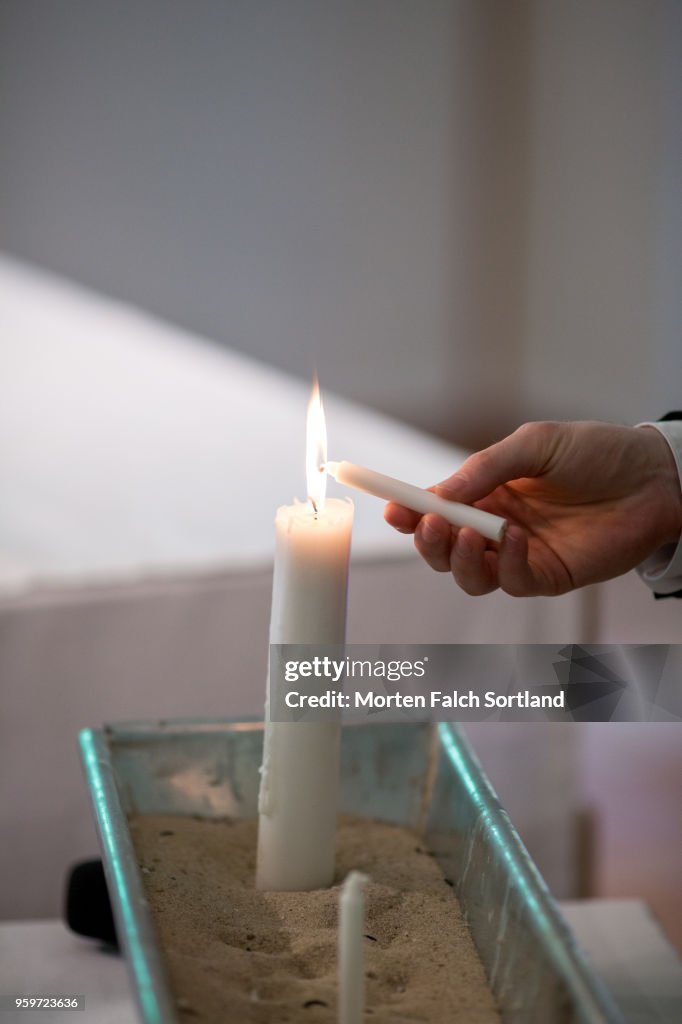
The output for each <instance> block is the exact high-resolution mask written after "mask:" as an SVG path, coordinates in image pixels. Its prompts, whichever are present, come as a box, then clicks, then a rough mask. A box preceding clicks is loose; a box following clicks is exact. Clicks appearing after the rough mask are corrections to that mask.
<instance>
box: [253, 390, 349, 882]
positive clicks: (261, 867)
mask: <svg viewBox="0 0 682 1024" xmlns="http://www.w3.org/2000/svg"><path fill="white" fill-rule="evenodd" d="M317 401H318V402H319V398H318V400H317ZM319 415H320V416H321V403H319ZM314 421H315V415H313V416H312V417H311V416H310V414H309V430H308V434H309V437H308V442H309V455H308V462H309V470H310V472H309V484H308V492H309V494H310V495H311V498H310V499H309V501H308V503H305V504H303V503H297V504H294V505H289V506H283V507H282V508H280V509H278V510H277V517H276V519H275V526H276V535H277V539H276V550H275V571H274V578H273V587H272V612H271V619H270V643H272V644H293V643H299V644H306V643H310V644H343V643H344V640H345V631H346V597H347V588H348V562H349V557H350V542H351V528H352V525H353V505H352V502H350V501H340V500H338V499H336V500H330V501H324V474H323V473H321V472H320V470H319V466H320V464H321V462H322V461H323V451H322V449H323V447H324V439H322V441H319V438H318V437H317V430H316V426H315V422H314ZM318 428H319V424H318ZM316 452H317V454H316ZM311 474H312V475H311ZM339 739H340V726H339V725H337V724H335V723H331V722H329V723H327V722H325V723H317V722H272V721H271V720H270V679H269V678H268V692H267V699H266V705H265V741H264V743H265V745H264V752H263V766H262V768H261V786H260V796H259V804H258V811H259V823H258V853H257V868H256V885H257V887H258V888H259V889H265V890H291V891H302V890H306V889H318V888H324V887H327V886H329V885H331V883H332V881H333V878H334V859H335V848H336V815H337V809H336V805H337V787H338V773H339Z"/></svg>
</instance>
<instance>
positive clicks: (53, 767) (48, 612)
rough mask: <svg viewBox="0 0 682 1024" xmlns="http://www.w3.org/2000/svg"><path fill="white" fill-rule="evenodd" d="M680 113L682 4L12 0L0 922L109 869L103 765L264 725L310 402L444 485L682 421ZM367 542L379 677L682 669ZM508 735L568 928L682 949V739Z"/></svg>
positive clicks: (652, 623) (619, 592)
mask: <svg viewBox="0 0 682 1024" xmlns="http://www.w3.org/2000/svg"><path fill="white" fill-rule="evenodd" d="M681 101H682V5H680V3H679V2H678V0H656V2H649V0H597V2H595V0H573V2H572V3H570V4H567V3H564V2H560V0H527V2H509V0H422V2H420V3H415V2H412V0H404V2H403V0H371V2H366V0H364V2H361V0H343V2H342V0H327V2H325V3H316V2H313V0H286V2H279V0H257V2H252V0H229V2H219V0H193V2H191V3H190V2H188V0H143V2H139V0H135V2H132V0H122V2H117V3H115V4H114V3H110V2H106V0H67V2H65V3H60V4H48V3H39V2H34V0H2V2H0V246H1V247H2V249H3V250H4V253H5V255H4V256H3V257H2V261H1V262H0V293H1V295H2V300H1V302H0V318H1V323H0V327H1V334H0V360H1V362H0V427H1V428H2V430H1V433H0V459H1V460H2V461H1V462H0V470H1V473H0V478H1V479H2V485H1V486H2V491H3V492H4V493H3V497H2V499H1V502H0V687H1V692H2V722H1V723H0V728H1V729H2V748H1V749H2V753H1V754H0V759H1V760H2V771H0V785H1V786H3V787H4V790H3V800H2V814H3V817H4V824H5V827H6V828H7V829H8V830H9V832H8V834H10V835H11V836H12V843H5V844H3V845H4V850H3V852H2V856H3V858H5V862H4V865H3V875H2V877H3V883H2V891H1V892H0V915H2V916H4V917H18V918H20V917H46V916H51V915H53V914H54V913H56V912H57V909H58V905H59V899H60V889H59V887H60V881H61V878H62V877H63V873H64V870H65V868H66V865H67V864H68V863H69V862H70V861H71V860H73V859H76V858H77V857H78V856H79V855H80V856H84V855H87V854H88V853H94V851H95V840H94V836H93V833H92V827H91V825H90V817H89V811H88V807H87V800H86V797H85V794H84V791H83V785H82V782H81V780H80V778H79V770H78V762H77V756H76V752H75V736H76V732H77V729H78V728H80V727H82V726H86V725H97V724H99V722H101V721H102V720H103V719H105V718H135V717H150V716H154V715H160V716H170V715H177V714H188V715H200V714H242V713H246V712H249V713H256V712H258V710H259V709H260V707H261V705H262V690H263V683H262V680H263V677H264V671H265V637H266V634H267V618H268V605H269V585H270V576H269V572H270V563H271V558H272V554H271V548H272V536H271V532H272V528H271V523H272V516H273V512H274V508H275V507H276V505H277V504H280V503H282V502H283V501H289V500H290V498H291V495H292V493H293V492H294V491H295V490H296V488H297V487H298V489H299V491H300V488H301V483H300V476H301V474H300V473H299V464H300V468H301V470H302V433H301V431H302V422H303V418H304V406H305V394H306V392H307V390H308V387H309V380H310V377H311V374H312V371H313V369H317V371H318V373H319V374H320V378H321V381H322V386H323V391H324V392H325V394H329V395H330V400H329V404H328V413H329V415H330V435H331V436H332V437H333V438H335V439H336V442H335V444H336V445H338V447H335V449H334V450H335V453H336V454H335V457H337V458H338V457H341V458H343V457H349V458H355V459H356V460H357V461H361V462H366V463H367V464H372V465H376V467H377V468H378V469H383V470H385V471H387V472H393V473H395V474H396V475H398V476H403V477H409V478H410V479H414V480H415V482H417V483H422V484H428V483H431V482H433V481H434V480H435V479H438V478H441V477H442V476H445V475H448V474H449V473H450V472H452V470H453V469H454V468H455V465H456V464H457V462H458V461H461V459H462V458H463V457H464V455H465V453H466V450H468V449H471V448H476V447H479V446H483V445H485V444H488V443H490V442H491V441H493V440H495V439H496V438H499V437H500V436H502V435H503V434H505V433H506V432H508V431H510V430H512V429H513V428H514V427H515V426H517V425H518V424H519V423H520V422H523V421H524V420H527V419H533V418H558V419H569V418H600V419H608V420H616V421H621V422H628V423H635V422H638V421H641V420H647V419H655V418H657V417H658V416H660V415H662V414H663V413H664V412H666V411H667V410H669V409H673V408H679V406H680V402H681V388H682V345H681V344H680V335H679V325H680V322H682V315H681V314H682V287H681V284H682V282H681V281H680V267H681V266H682V260H681V259H680V256H681V253H680V247H681V246H682V202H681V199H682V197H681V195H680V190H681V181H682V132H681V130H680V124H681V123H682V119H681V118H680V104H681ZM334 396H341V397H338V398H337V397H334ZM254 403H255V405H256V406H257V409H258V412H257V414H254V412H253V405H254ZM254 415H257V418H258V424H257V425H254V423H253V422H252V420H253V418H254ZM427 435H430V436H427ZM299 452H300V455H299ZM255 465H258V466H259V467H260V470H259V472H257V473H256V472H255V471H254V467H255ZM263 467H265V469H263ZM356 537H357V540H356V555H355V563H354V569H353V577H352V584H351V605H350V632H349V637H350V639H352V640H354V641H356V642H378V641H387V642H388V641H391V640H396V639H401V640H404V639H406V638H407V639H411V640H413V641H415V642H420V641H422V642H427V641H428V642H457V641H469V642H493V641H495V640H501V641H508V642H522V641H525V640H527V641H534V642H542V641H543V640H544V641H546V642H552V643H557V642H581V641H582V642H604V643H611V642H627V643H633V642H662V643H670V642H679V641H680V640H681V639H682V631H681V630H680V614H681V612H680V610H679V608H673V607H671V605H674V604H675V603H676V602H670V601H667V602H660V603H658V604H654V602H653V600H652V599H651V597H650V595H649V593H648V592H647V591H646V590H645V588H644V587H643V586H642V584H640V583H639V581H638V580H636V579H635V578H633V577H628V578H624V579H622V580H618V581H614V582H612V583H610V584H607V585H604V586H601V587H597V588H590V589H589V590H588V591H585V592H581V593H579V594H577V595H572V596H571V597H569V598H566V599H563V598H562V599H561V600H559V601H554V602H552V601H537V602H515V601H513V600H512V599H508V598H504V596H501V595H493V596H492V597H491V598H485V599H470V598H467V597H466V596H465V595H461V594H457V593H455V591H454V587H453V586H452V585H451V583H450V582H449V581H448V580H446V579H443V578H436V577H434V576H433V575H432V574H429V573H428V572H427V570H426V569H425V568H424V567H423V566H421V565H420V564H419V563H418V562H417V561H416V560H415V559H414V558H413V557H412V555H411V554H410V552H409V550H408V547H407V546H406V544H405V540H404V538H402V539H401V538H394V537H391V538H388V537H387V536H386V531H385V528H384V527H383V524H382V523H381V515H380V506H377V505H375V504H373V503H371V502H369V503H368V504H366V505H365V504H363V502H362V501H359V502H358V529H357V532H356ZM245 636H248V637H249V644H250V646H247V645H246V644H245V642H244V637H245ZM254 637H262V644H260V643H256V642H254V641H253V638H254ZM515 728H516V729H517V730H519V729H520V730H521V733H519V734H517V733H516V732H515V731H514V729H512V727H509V726H505V727H497V726H496V727H492V726H491V727H486V726H481V727H479V728H477V729H475V730H472V736H473V738H474V741H475V743H476V745H477V747H478V749H479V751H480V753H481V756H482V757H483V760H484V763H485V764H486V766H487V767H488V770H489V771H490V773H491V776H492V778H493V782H494V784H496V785H497V786H498V788H499V790H500V793H501V796H502V799H503V802H504V803H505V804H506V805H507V806H508V808H509V810H510V813H511V816H512V820H514V821H515V823H516V824H517V825H518V827H519V828H520V830H521V833H522V835H523V837H524V838H525V839H526V840H527V842H528V845H529V847H530V848H531V852H532V853H533V855H534V856H535V857H536V859H537V861H538V864H539V865H540V867H541V869H542V870H543V871H544V873H545V875H546V877H547V878H548V880H549V881H550V883H551V884H552V886H553V888H554V890H555V892H557V893H558V894H559V895H563V896H566V895H580V896H595V895H622V896H636V897H641V898H643V899H646V900H647V901H648V902H649V903H650V905H652V906H653V907H654V910H655V911H656V912H657V914H658V915H659V916H660V918H661V919H662V920H664V923H665V926H666V928H667V930H668V932H669V934H670V935H671V936H673V937H674V938H675V939H676V941H677V942H678V943H679V944H680V945H681V946H682V931H681V930H680V921H682V901H681V897H680V892H679V869H680V858H679V851H680V849H682V822H681V821H680V812H679V807H680V795H682V794H681V792H680V780H681V779H682V743H681V742H680V740H681V734H680V731H679V728H678V727H677V726H657V727H653V726H646V725H642V726H628V727H619V726H615V725H609V726H582V727H578V726H575V727H568V728H567V729H559V727H556V726H553V727H551V728H550V727H542V728H541V729H538V728H537V727H515ZM46 823H49V825H50V846H49V849H48V848H46V846H45V842H44V838H43V837H44V829H45V825H46ZM10 847H11V848H10Z"/></svg>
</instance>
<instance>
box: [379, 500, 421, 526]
mask: <svg viewBox="0 0 682 1024" xmlns="http://www.w3.org/2000/svg"><path fill="white" fill-rule="evenodd" d="M384 519H385V520H386V522H387V523H388V525H389V526H392V527H393V529H394V530H398V531H399V533H414V531H415V530H416V528H417V524H418V523H419V520H420V519H421V515H420V513H419V512H413V511H412V509H411V508H405V506H404V505H398V504H396V502H395V501H389V503H388V505H386V507H385V508H384Z"/></svg>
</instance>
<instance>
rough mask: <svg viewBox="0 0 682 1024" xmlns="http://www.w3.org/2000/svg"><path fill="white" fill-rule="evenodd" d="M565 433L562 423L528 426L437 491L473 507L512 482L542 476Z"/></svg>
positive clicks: (480, 454) (470, 461)
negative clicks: (562, 433) (475, 502)
mask: <svg viewBox="0 0 682 1024" xmlns="http://www.w3.org/2000/svg"><path fill="white" fill-rule="evenodd" d="M561 430H562V424H561V423H524V424H523V426H521V427H519V428H518V430H515V431H514V433H513V434H510V435H509V436H508V437H505V438H504V440H502V441H498V443H497V444H493V445H491V446H490V447H489V448H484V449H483V451H480V452H475V453H474V455H471V456H469V458H468V459H467V460H466V462H464V463H463V464H462V466H460V468H459V469H458V470H457V472H456V473H453V475H452V476H451V477H448V479H447V480H443V481H442V483H440V484H438V485H437V487H436V488H435V489H436V491H437V493H438V494H440V495H441V497H443V498H449V499H451V500H454V501H463V502H468V503H471V502H474V501H480V499H481V498H484V497H485V496H486V495H487V494H490V493H491V492H492V491H494V490H495V488H496V487H500V486H501V485H502V484H506V483H508V482H509V481H510V480H518V479H520V478H521V477H532V476H540V475H541V474H542V473H543V471H544V470H545V468H546V466H547V464H548V463H549V461H550V459H551V457H552V455H553V454H554V453H555V451H556V447H557V444H558V440H559V437H560V435H561Z"/></svg>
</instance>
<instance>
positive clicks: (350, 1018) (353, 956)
mask: <svg viewBox="0 0 682 1024" xmlns="http://www.w3.org/2000/svg"><path fill="white" fill-rule="evenodd" d="M368 881H369V879H368V877H367V875H363V874H362V873H361V872H360V871H351V873H350V874H349V875H348V877H347V878H346V881H345V882H344V883H343V887H342V889H341V896H340V898H339V932H338V943H339V949H338V955H339V981H338V989H339V992H338V996H339V1013H338V1024H362V1021H363V1018H364V1014H365V885H366V884H367V882H368Z"/></svg>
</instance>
